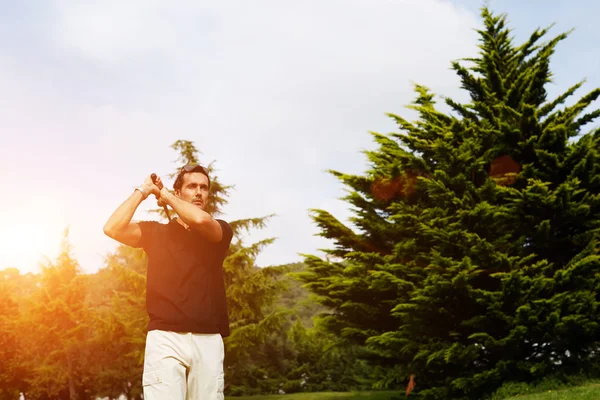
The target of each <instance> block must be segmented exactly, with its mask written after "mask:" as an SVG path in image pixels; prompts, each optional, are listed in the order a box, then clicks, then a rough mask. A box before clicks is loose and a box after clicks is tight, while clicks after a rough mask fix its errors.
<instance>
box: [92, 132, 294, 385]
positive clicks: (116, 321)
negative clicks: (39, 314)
mask: <svg viewBox="0 0 600 400" xmlns="http://www.w3.org/2000/svg"><path fill="white" fill-rule="evenodd" d="M171 148H172V149H174V150H175V151H177V153H178V158H177V160H176V161H175V163H176V164H177V168H176V170H175V172H174V173H172V174H169V175H168V176H169V177H170V178H171V179H172V178H174V177H175V176H176V175H177V173H178V172H179V170H180V168H181V167H182V166H183V165H186V164H201V161H200V157H199V155H200V152H199V151H198V149H197V148H196V147H195V145H194V143H193V142H191V141H188V140H178V141H176V142H175V143H173V145H172V146H171ZM204 166H206V167H207V169H208V170H209V174H210V177H211V187H210V194H209V200H208V204H207V212H209V213H210V214H211V215H212V216H213V217H216V218H218V217H220V216H221V215H222V210H221V208H222V207H223V206H225V205H226V204H227V201H228V197H229V192H230V190H231V189H232V188H233V186H228V185H224V184H223V183H221V182H220V180H219V177H218V175H217V174H216V170H215V164H214V163H209V164H208V165H204ZM168 211H169V215H170V217H171V218H173V217H175V214H174V213H173V210H168ZM151 212H153V213H155V214H157V215H159V216H161V217H162V218H163V219H164V218H166V215H165V213H164V210H163V209H162V208H156V209H153V210H151ZM271 217H272V215H267V216H264V217H258V218H247V219H241V220H235V221H228V223H229V224H230V226H231V228H232V230H233V240H232V242H231V245H230V248H229V251H228V254H227V256H226V258H225V261H224V263H223V273H224V280H225V288H226V296H227V306H228V312H229V319H230V327H231V336H230V337H228V338H226V339H225V347H226V357H225V368H226V371H225V373H226V388H227V391H230V390H231V389H232V388H234V387H235V386H239V385H240V384H243V382H244V374H245V373H246V372H247V371H248V368H252V365H253V364H252V363H253V361H252V360H253V358H256V357H255V353H256V352H257V351H258V350H257V349H258V347H257V346H258V345H260V344H261V343H263V342H264V341H265V340H266V338H267V336H268V335H269V334H270V333H271V332H273V330H277V329H278V328H279V326H280V325H281V324H282V323H283V321H284V319H285V316H286V315H287V314H288V312H286V311H285V310H281V309H278V308H273V307H272V305H273V304H274V302H275V300H276V299H277V298H278V295H279V293H280V292H281V291H282V290H283V289H284V286H283V285H282V283H281V282H280V281H279V280H278V279H277V278H278V277H279V276H281V275H282V274H283V273H284V272H285V268H283V267H277V266H269V267H258V266H257V265H256V257H257V256H258V254H259V253H260V252H261V251H262V249H263V248H264V247H265V246H268V245H269V244H271V243H272V242H273V241H274V239H272V238H268V239H264V240H261V241H258V242H256V243H252V244H249V245H248V244H246V243H245V242H244V241H243V234H244V233H246V232H249V231H250V230H252V229H262V228H264V227H265V226H266V223H267V221H268V219H269V218H271ZM146 265H147V260H146V257H145V254H144V252H143V250H141V249H132V248H125V246H119V247H118V248H117V251H116V252H115V253H113V254H111V255H109V256H108V257H107V267H106V268H105V270H106V271H105V272H107V271H109V273H110V274H112V276H113V277H114V276H118V277H119V278H118V280H119V281H120V282H121V284H120V286H119V289H117V290H115V292H114V293H115V294H114V296H115V298H114V299H113V300H112V301H113V305H112V306H111V308H110V310H111V313H110V315H106V316H105V317H104V318H105V319H104V325H103V326H104V331H103V332H104V333H103V335H105V336H104V339H102V340H105V341H106V340H108V339H107V338H109V337H111V336H110V335H117V336H113V337H112V338H113V340H116V342H115V343H113V346H117V347H118V346H126V347H127V346H129V347H128V348H129V352H126V353H123V355H122V357H128V360H123V362H122V363H118V364H117V365H120V366H121V367H122V368H125V369H126V370H127V371H128V372H127V374H125V375H126V376H127V379H128V380H127V381H126V382H124V384H127V382H129V380H131V379H133V380H134V384H137V382H135V381H136V379H135V373H137V374H141V369H142V365H143V364H142V363H141V361H139V362H138V364H137V365H136V364H135V360H143V358H142V359H140V358H139V356H143V351H144V348H143V344H144V343H145V334H143V332H142V330H141V329H140V327H141V326H142V325H141V323H142V322H141V321H145V318H146V315H145V310H143V313H142V310H141V308H140V305H144V306H145V291H141V290H140V286H139V285H140V282H142V281H141V280H140V279H141V278H143V277H145V274H146ZM115 274H116V275H115ZM111 279H113V278H111ZM143 282H145V280H144V281H143ZM144 328H145V327H144ZM123 363H124V364H123ZM121 367H120V368H121ZM115 368H116V367H115ZM136 371H137V372H136ZM118 375H119V372H118V370H116V369H113V370H111V371H106V373H105V376H106V377H107V379H108V381H110V382H112V378H111V377H112V376H114V377H118ZM115 379H116V378H115ZM114 384H115V385H118V384H117V382H114ZM109 386H110V385H109ZM113 387H114V386H113Z"/></svg>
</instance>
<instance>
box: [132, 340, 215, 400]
mask: <svg viewBox="0 0 600 400" xmlns="http://www.w3.org/2000/svg"><path fill="white" fill-rule="evenodd" d="M224 355H225V352H224V346H223V338H222V337H221V335H219V334H197V333H176V332H166V331H158V330H153V331H149V332H148V335H147V336H146V353H145V357H144V375H143V378H142V385H143V389H144V400H223V399H224V396H223V386H224V374H223V359H224Z"/></svg>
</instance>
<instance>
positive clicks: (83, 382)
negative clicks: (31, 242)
mask: <svg viewBox="0 0 600 400" xmlns="http://www.w3.org/2000/svg"><path fill="white" fill-rule="evenodd" d="M40 283H41V284H40V288H39V290H37V291H36V292H34V293H32V294H31V296H29V297H28V298H27V299H25V304H24V307H23V309H24V312H23V313H22V315H21V319H20V321H19V328H20V334H19V339H20V341H21V343H20V346H19V347H20V349H21V350H22V351H23V354H22V358H23V366H24V367H25V368H26V369H27V370H28V372H29V374H28V377H27V381H28V382H27V383H28V386H29V387H28V392H27V398H28V399H36V398H47V397H49V398H57V397H60V398H68V399H70V400H76V399H80V398H86V397H84V396H87V394H89V385H88V384H89V381H90V379H91V376H90V374H89V369H88V366H89V365H90V364H91V363H92V362H93V360H92V355H91V354H90V353H89V352H87V351H86V350H87V349H86V344H85V343H86V340H87V337H88V334H89V331H88V323H89V322H90V321H91V316H90V311H89V309H88V307H87V305H86V303H85V298H86V291H85V282H84V277H83V276H82V275H81V271H80V267H79V264H78V263H77V261H76V260H75V259H74V258H73V256H72V254H71V246H70V244H69V241H68V230H67V231H66V232H65V236H64V239H63V243H62V245H61V252H60V254H59V256H58V258H57V259H56V262H50V261H48V263H47V264H46V265H42V273H41V282H40Z"/></svg>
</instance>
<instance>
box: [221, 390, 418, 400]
mask: <svg viewBox="0 0 600 400" xmlns="http://www.w3.org/2000/svg"><path fill="white" fill-rule="evenodd" d="M392 397H396V398H400V399H405V398H406V396H405V393H401V392H399V391H394V392H315V393H290V394H273V395H268V396H240V397H229V399H231V400H391V399H392ZM409 398H410V397H409Z"/></svg>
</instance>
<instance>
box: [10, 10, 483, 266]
mask: <svg viewBox="0 0 600 400" xmlns="http://www.w3.org/2000/svg"><path fill="white" fill-rule="evenodd" d="M184 4H185V5H184ZM207 4H208V3H203V4H202V5H199V4H198V2H186V3H181V2H178V3H177V8H174V5H172V4H171V5H167V3H165V2H159V1H129V2H117V1H110V2H100V3H98V2H95V3H92V2H79V1H77V2H76V1H71V2H66V1H63V2H59V3H57V9H56V10H55V13H51V14H49V16H48V18H51V21H50V23H49V26H52V28H51V30H50V32H48V33H49V34H50V38H51V41H50V42H49V44H48V46H49V48H50V51H51V52H52V53H53V54H54V56H55V57H56V59H59V60H61V61H58V62H56V63H58V64H57V65H58V66H56V71H58V72H52V70H51V71H50V72H47V71H46V72H44V73H42V72H41V68H42V66H40V67H39V68H40V70H36V69H28V70H23V69H20V68H19V66H20V64H19V63H20V62H22V61H19V60H17V62H16V64H15V65H13V66H12V67H4V68H3V70H2V71H1V72H2V73H3V74H7V75H5V76H10V82H16V83H11V85H10V86H6V87H9V88H10V92H9V93H12V95H13V96H16V98H17V99H18V101H17V102H16V103H15V102H14V101H12V100H5V101H4V102H5V103H11V104H12V106H13V108H14V107H17V108H18V109H16V110H14V112H11V113H10V114H9V113H7V112H3V111H2V110H0V117H2V118H5V121H7V122H6V123H8V124H9V125H10V126H11V127H12V128H13V129H14V132H17V136H18V137H13V138H12V139H11V140H10V142H9V146H10V145H12V146H13V147H14V148H15V149H16V148H19V147H20V146H24V145H25V143H26V142H27V139H26V137H28V136H29V137H36V138H41V137H45V138H46V139H43V143H44V149H43V150H41V149H40V150H38V151H36V155H37V157H38V158H37V159H38V160H40V162H44V163H46V164H45V165H46V172H47V173H48V174H51V175H53V176H55V178H56V180H57V182H56V183H55V184H54V185H53V188H54V189H53V190H56V191H60V192H61V193H69V195H68V199H67V200H66V202H67V203H68V206H67V207H65V209H64V215H62V217H63V218H64V219H65V220H67V221H69V223H70V225H71V232H72V235H71V236H72V238H73V239H72V240H73V244H74V245H75V249H76V252H77V255H78V257H79V260H80V262H81V263H82V265H83V266H84V268H85V269H86V270H89V271H93V270H94V269H96V268H98V267H99V266H100V264H101V257H102V254H103V253H105V252H106V251H107V250H109V249H110V248H111V246H114V244H113V242H112V241H110V240H108V239H106V238H105V237H103V235H102V225H103V223H104V221H105V220H106V218H108V216H109V215H110V213H111V212H112V210H113V209H114V208H115V207H116V206H117V205H118V204H119V203H120V202H121V201H123V200H124V199H125V197H126V196H127V195H128V194H129V191H130V190H131V189H132V188H133V187H135V185H137V184H139V183H140V181H141V179H143V176H144V174H145V173H149V172H151V171H149V169H152V170H154V171H156V172H158V173H160V174H166V173H167V172H171V171H172V169H173V167H174V166H173V164H172V161H173V160H174V158H175V156H176V155H175V153H174V152H173V151H172V150H170V149H169V147H168V146H169V145H170V144H171V143H173V142H174V141H175V140H177V139H190V140H194V141H195V143H196V144H197V146H198V147H199V148H200V149H201V151H202V152H203V154H204V157H205V160H206V161H210V160H213V159H214V160H217V165H216V166H217V169H218V170H219V175H220V178H221V180H222V181H223V182H225V183H230V184H234V185H235V186H236V187H235V190H234V191H233V192H232V196H231V199H230V204H229V205H228V207H227V208H226V210H225V211H226V217H227V218H243V217H254V216H259V215H266V214H271V213H276V214H278V217H276V218H275V219H273V220H272V222H271V223H270V224H269V227H268V228H267V229H266V230H265V231H264V232H259V233H256V234H254V235H252V237H251V239H257V238H260V237H265V236H276V237H278V238H279V239H278V241H277V242H276V243H275V244H273V245H271V246H270V247H269V248H267V249H266V250H265V252H264V253H263V254H262V255H261V256H260V258H259V261H260V262H261V263H262V264H276V263H284V262H288V261H293V260H296V259H297V256H296V253H298V252H303V253H307V252H313V251H314V249H316V248H317V247H324V246H325V242H324V240H323V239H320V238H317V237H314V236H313V235H314V234H315V233H317V231H316V227H315V226H314V225H313V224H312V222H311V221H310V219H309V217H308V209H309V208H314V207H319V205H322V204H325V205H327V206H330V207H332V209H331V210H330V211H332V212H333V213H334V215H341V216H342V218H345V215H347V213H345V210H344V208H343V204H341V203H340V202H338V201H337V200H335V199H336V198H337V197H340V196H341V195H342V192H341V186H340V185H339V184H338V183H337V182H336V181H335V180H334V179H333V178H332V177H331V176H330V175H328V174H326V173H325V172H324V171H325V170H326V169H329V168H332V169H338V170H342V171H344V172H351V173H358V172H360V171H363V170H364V168H365V163H366V160H365V158H364V156H363V155H362V154H361V153H360V151H361V150H362V149H364V148H370V147H372V143H371V137H370V135H368V134H367V131H369V130H375V131H382V132H388V131H392V130H395V127H394V126H393V125H392V124H391V122H390V121H389V120H388V119H387V118H386V117H385V116H384V113H385V112H395V113H403V114H404V115H407V113H405V109H404V108H403V107H404V106H405V105H406V104H407V103H409V102H410V101H411V100H412V98H413V93H412V90H411V82H413V81H414V82H418V83H421V84H425V85H427V86H430V87H431V88H432V89H433V90H434V91H436V92H437V93H439V94H444V95H451V96H453V95H456V94H457V92H458V82H457V79H456V77H455V76H454V74H453V73H452V72H451V71H450V69H449V67H450V60H453V59H457V58H460V57H467V56H472V55H473V54H474V51H476V47H475V40H476V37H475V32H474V31H473V28H475V27H476V26H478V24H479V21H478V20H477V19H476V17H475V16H474V15H473V14H471V13H469V12H467V11H465V10H463V9H459V8H457V7H456V6H454V5H452V4H451V3H449V2H445V1H434V0H414V1H399V0H398V1H383V0H372V1H364V0H363V1H359V0H353V1H349V0H346V1H342V0H328V1H323V0H319V1H314V0H313V1H303V2H287V1H286V2H283V1H270V0H269V1H265V0H262V1H256V2H245V1H227V2H214V3H211V4H210V6H208V5H207ZM3 74H0V76H2V75H3ZM48 77H50V79H48ZM3 84H4V83H2V82H0V87H2V86H1V85H3ZM7 85H8V84H7ZM5 93H6V92H5ZM1 103H3V102H2V101H0V105H2V104H1ZM15 104H16V105H15ZM32 115H34V116H38V117H39V118H31V116H32ZM9 160H13V162H14V163H15V164H18V159H17V158H12V159H11V158H10V156H9ZM28 179H31V180H34V179H35V178H34V177H29V176H28V177H26V178H25V181H24V182H21V183H17V184H19V185H22V186H21V187H22V188H26V185H27V180H28ZM150 206H151V204H148V205H146V204H144V205H143V206H142V208H147V207H150ZM21 212H26V210H21ZM0 213H2V211H0ZM139 215H143V212H142V211H140V214H139ZM2 229H7V228H3V227H1V226H0V232H2ZM61 229H63V227H61ZM2 262H3V261H2V259H1V256H0V268H2V267H4V265H2Z"/></svg>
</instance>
